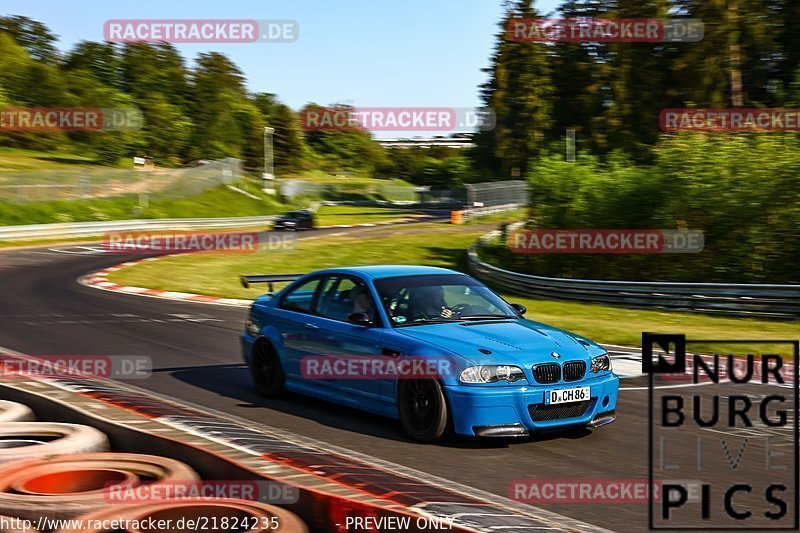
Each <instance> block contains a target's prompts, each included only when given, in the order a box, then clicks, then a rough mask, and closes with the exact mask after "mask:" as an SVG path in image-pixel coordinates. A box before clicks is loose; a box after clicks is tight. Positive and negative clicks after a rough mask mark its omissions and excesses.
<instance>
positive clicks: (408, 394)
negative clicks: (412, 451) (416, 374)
mask: <svg viewBox="0 0 800 533" xmlns="http://www.w3.org/2000/svg"><path fill="white" fill-rule="evenodd" d="M397 403H398V410H399V412H400V423H401V424H402V425H403V429H404V430H405V431H406V433H407V434H408V436H409V437H411V438H412V439H414V440H415V441H417V442H424V443H431V442H437V441H439V440H441V439H442V438H444V437H445V436H446V435H447V434H448V429H449V427H450V410H449V408H448V406H447V400H446V399H445V396H444V390H443V389H442V385H441V383H439V381H438V380H435V379H405V380H400V386H399V387H398V391H397Z"/></svg>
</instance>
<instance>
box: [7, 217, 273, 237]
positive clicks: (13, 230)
mask: <svg viewBox="0 0 800 533" xmlns="http://www.w3.org/2000/svg"><path fill="white" fill-rule="evenodd" d="M274 218H275V217H274V216H257V217H233V218H153V219H141V220H114V221H104V222H68V223H60V224H33V225H29V226H0V241H17V240H25V239H40V238H45V239H46V238H54V239H55V238H61V237H64V238H68V237H91V236H95V235H103V234H104V233H107V232H110V231H154V230H181V229H185V230H192V229H207V228H242V227H249V226H262V225H265V224H269V223H270V222H271V221H272V220H273V219H274Z"/></svg>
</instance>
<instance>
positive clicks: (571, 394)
mask: <svg viewBox="0 0 800 533" xmlns="http://www.w3.org/2000/svg"><path fill="white" fill-rule="evenodd" d="M590 391H591V389H590V388H589V387H575V388H574V389H552V390H547V391H544V404H545V405H553V404H556V403H569V402H582V401H584V400H588V399H589V398H590V397H591V392H590Z"/></svg>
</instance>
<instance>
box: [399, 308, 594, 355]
mask: <svg viewBox="0 0 800 533" xmlns="http://www.w3.org/2000/svg"><path fill="white" fill-rule="evenodd" d="M397 331H398V332H400V333H402V334H403V335H406V336H409V337H412V338H414V339H417V340H419V341H423V342H425V343H430V344H433V345H435V346H437V347H439V348H443V349H446V350H449V351H451V352H453V353H455V354H457V355H460V356H462V357H464V358H466V359H468V360H469V361H470V362H471V363H472V364H505V365H517V366H521V367H529V366H531V365H535V364H538V363H545V362H551V361H555V360H556V358H555V357H554V356H553V355H551V354H552V353H553V352H555V353H557V354H558V355H559V357H558V358H557V360H559V361H561V362H564V361H575V360H582V361H587V362H588V361H589V360H590V359H591V358H592V357H596V356H598V355H600V354H602V353H605V350H604V349H603V348H602V347H601V346H599V345H598V344H597V343H595V342H592V341H590V340H588V339H585V338H583V337H581V336H579V335H575V334H574V333H570V332H568V331H564V330H560V329H557V328H554V327H552V326H547V325H545V324H541V323H539V322H533V321H531V320H524V319H510V320H487V321H479V322H478V321H476V322H448V323H443V324H425V325H420V326H408V327H404V328H399V329H397ZM485 351H489V352H490V353H484V352H485Z"/></svg>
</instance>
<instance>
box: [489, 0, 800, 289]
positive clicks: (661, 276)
mask: <svg viewBox="0 0 800 533" xmlns="http://www.w3.org/2000/svg"><path fill="white" fill-rule="evenodd" d="M532 4H533V2H531V1H530V0H513V1H509V2H506V14H505V17H504V19H503V20H502V21H501V23H500V30H499V31H498V35H497V46H496V49H495V52H494V55H493V57H492V64H491V67H490V68H489V69H488V74H489V79H488V81H487V82H486V84H485V85H484V86H483V88H482V94H483V99H484V103H485V104H486V105H487V106H489V107H491V108H492V109H494V111H495V113H496V116H497V128H495V129H494V130H492V131H488V132H483V133H481V134H480V135H479V136H478V137H477V142H478V147H477V148H476V149H475V150H474V153H473V161H474V162H475V164H476V165H477V166H478V167H479V168H481V169H483V170H484V171H485V173H486V174H487V175H494V176H497V177H505V178H506V179H507V178H508V176H509V175H511V176H515V175H519V176H522V177H525V178H526V179H527V180H528V181H529V183H530V186H531V202H530V218H531V222H530V223H529V226H530V227H538V228H565V229H579V228H643V229H649V228H652V229H661V228H663V229H681V228H685V229H694V230H701V231H703V232H704V233H705V237H706V239H705V250H704V251H703V252H701V253H697V254H677V255H676V254H663V255H657V256H653V255H639V256H635V255H617V256H609V255H593V256H587V255H568V254H552V255H533V254H513V253H511V252H510V251H509V250H508V249H507V248H506V247H505V246H502V245H501V246H497V247H495V248H494V249H492V250H487V252H486V253H487V255H489V256H494V258H495V259H496V260H498V261H499V262H501V263H503V264H504V265H505V266H507V267H510V268H512V269H515V270H520V271H525V272H531V273H536V274H540V275H550V276H567V277H581V278H606V279H643V280H675V281H720V282H759V281H762V282H777V283H785V282H795V283H800V271H798V269H797V258H798V257H800V240H799V238H798V236H800V142H799V141H798V135H797V134H794V133H735V134H732V133H703V134H701V133H664V132H662V131H660V126H659V113H660V111H661V110H662V109H665V108H683V107H714V108H730V107H800V18H799V17H798V15H800V2H797V1H796V0H748V1H744V0H644V1H643V0H614V1H612V0H569V1H567V2H565V3H564V4H563V5H562V6H561V8H560V12H559V13H558V14H557V15H556V16H557V17H560V18H573V17H600V18H664V17H674V16H685V17H692V18H697V19H701V20H702V21H703V22H704V25H705V36H704V38H703V40H702V41H700V42H696V43H596V42H595V43H574V42H573V43H547V44H543V43H533V42H515V41H512V40H510V39H508V38H507V35H506V24H507V22H508V21H509V20H511V19H513V18H515V17H523V18H530V17H538V16H540V14H539V13H537V12H536V10H535V9H534V8H533V7H532ZM567 128H574V129H575V130H576V133H577V140H578V158H577V160H576V161H575V162H567V161H565V157H564V144H563V138H564V133H565V130H566V129H567ZM589 258H590V259H589Z"/></svg>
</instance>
